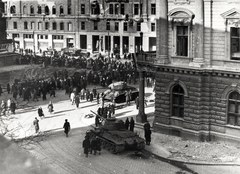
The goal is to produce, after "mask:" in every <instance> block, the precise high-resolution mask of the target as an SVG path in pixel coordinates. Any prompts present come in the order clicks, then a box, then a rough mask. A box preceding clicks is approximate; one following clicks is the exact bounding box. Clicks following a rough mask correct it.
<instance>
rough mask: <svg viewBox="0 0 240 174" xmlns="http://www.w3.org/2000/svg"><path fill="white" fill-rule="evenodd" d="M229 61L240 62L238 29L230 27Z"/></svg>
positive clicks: (239, 31)
mask: <svg viewBox="0 0 240 174" xmlns="http://www.w3.org/2000/svg"><path fill="white" fill-rule="evenodd" d="M230 34H231V59H232V60H240V28H235V27H231V28H230Z"/></svg>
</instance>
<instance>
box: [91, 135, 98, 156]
mask: <svg viewBox="0 0 240 174" xmlns="http://www.w3.org/2000/svg"><path fill="white" fill-rule="evenodd" d="M92 151H93V155H96V153H97V140H96V138H95V137H94V138H93V139H92V141H91V151H90V154H92Z"/></svg>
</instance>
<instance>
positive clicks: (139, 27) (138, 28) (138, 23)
mask: <svg viewBox="0 0 240 174" xmlns="http://www.w3.org/2000/svg"><path fill="white" fill-rule="evenodd" d="M137 31H141V22H137Z"/></svg>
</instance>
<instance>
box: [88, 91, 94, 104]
mask: <svg viewBox="0 0 240 174" xmlns="http://www.w3.org/2000/svg"><path fill="white" fill-rule="evenodd" d="M89 100H90V102H92V101H93V93H92V92H90V94H89Z"/></svg>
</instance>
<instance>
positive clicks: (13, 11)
mask: <svg viewBox="0 0 240 174" xmlns="http://www.w3.org/2000/svg"><path fill="white" fill-rule="evenodd" d="M10 13H12V14H15V13H16V7H15V5H13V6H11V8H10Z"/></svg>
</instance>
